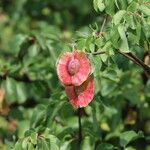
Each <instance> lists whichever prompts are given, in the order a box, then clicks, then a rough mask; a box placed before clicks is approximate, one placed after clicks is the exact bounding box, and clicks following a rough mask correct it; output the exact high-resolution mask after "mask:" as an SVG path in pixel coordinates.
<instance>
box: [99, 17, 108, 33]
mask: <svg viewBox="0 0 150 150" xmlns="http://www.w3.org/2000/svg"><path fill="white" fill-rule="evenodd" d="M107 17H108V16H107V15H106V16H105V18H104V20H103V24H102V26H101V28H100V33H102V32H103V30H104V26H105V23H106V21H107Z"/></svg>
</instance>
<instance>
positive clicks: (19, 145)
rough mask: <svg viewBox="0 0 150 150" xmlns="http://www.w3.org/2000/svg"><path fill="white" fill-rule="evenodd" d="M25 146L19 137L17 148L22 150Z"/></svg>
mask: <svg viewBox="0 0 150 150" xmlns="http://www.w3.org/2000/svg"><path fill="white" fill-rule="evenodd" d="M22 149H23V147H22V140H21V139H19V140H18V141H17V142H16V144H15V150H22Z"/></svg>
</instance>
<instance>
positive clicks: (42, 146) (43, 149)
mask: <svg viewBox="0 0 150 150" xmlns="http://www.w3.org/2000/svg"><path fill="white" fill-rule="evenodd" d="M37 147H38V150H51V149H50V147H49V143H48V142H47V141H46V140H45V139H43V138H42V139H39V140H38V144H37Z"/></svg>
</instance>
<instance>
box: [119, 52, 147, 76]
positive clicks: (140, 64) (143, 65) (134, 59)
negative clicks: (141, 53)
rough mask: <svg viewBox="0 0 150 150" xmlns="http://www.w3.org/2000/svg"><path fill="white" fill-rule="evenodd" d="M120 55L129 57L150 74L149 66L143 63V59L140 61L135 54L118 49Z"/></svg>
mask: <svg viewBox="0 0 150 150" xmlns="http://www.w3.org/2000/svg"><path fill="white" fill-rule="evenodd" d="M118 52H119V53H120V54H121V55H123V56H125V57H126V58H128V59H130V60H131V61H132V62H134V63H135V64H137V65H138V66H140V67H142V68H143V69H144V70H145V71H146V72H147V73H148V74H150V66H148V65H146V64H144V62H143V61H141V60H140V59H139V58H138V57H137V56H135V55H134V54H132V53H131V52H130V53H123V52H121V51H118Z"/></svg>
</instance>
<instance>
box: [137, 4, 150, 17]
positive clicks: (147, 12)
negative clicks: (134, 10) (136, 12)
mask: <svg viewBox="0 0 150 150" xmlns="http://www.w3.org/2000/svg"><path fill="white" fill-rule="evenodd" d="M139 9H140V10H141V11H142V12H143V13H144V14H145V15H147V16H149V15H150V9H149V8H148V7H147V6H145V5H141V6H140V8H139Z"/></svg>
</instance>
